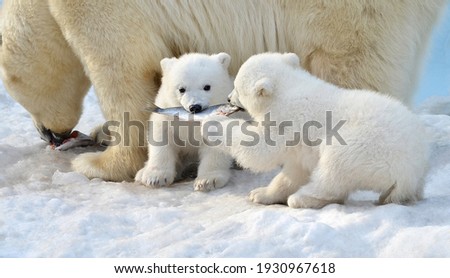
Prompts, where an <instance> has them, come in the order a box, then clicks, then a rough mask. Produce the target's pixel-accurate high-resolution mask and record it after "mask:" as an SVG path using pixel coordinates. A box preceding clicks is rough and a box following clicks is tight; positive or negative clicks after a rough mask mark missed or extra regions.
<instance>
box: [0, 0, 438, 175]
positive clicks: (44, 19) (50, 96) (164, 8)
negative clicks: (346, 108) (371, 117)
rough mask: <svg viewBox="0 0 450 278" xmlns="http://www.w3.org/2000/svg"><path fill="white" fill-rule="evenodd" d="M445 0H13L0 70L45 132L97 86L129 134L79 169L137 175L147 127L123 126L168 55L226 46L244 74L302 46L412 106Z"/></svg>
mask: <svg viewBox="0 0 450 278" xmlns="http://www.w3.org/2000/svg"><path fill="white" fill-rule="evenodd" d="M445 2H446V1H445V0H426V1H425V0H409V1H393V0H377V1H368V0H361V1H355V0H339V1H330V0H265V1H262V0H245V1H243V0H227V1H219V0H189V1H187V0H165V1H142V0H127V1H92V0H77V1H61V0H41V1H36V0H5V1H4V4H3V18H2V21H3V22H2V26H3V27H2V28H3V29H2V35H3V44H2V46H1V49H0V65H1V68H2V70H1V75H2V80H3V83H4V84H5V87H6V88H7V90H8V92H9V93H10V94H11V96H12V97H14V99H16V100H17V101H18V102H19V103H20V104H22V105H23V106H24V107H25V109H27V110H28V112H29V113H30V114H31V115H32V117H33V119H34V121H35V123H36V126H37V128H38V129H40V130H42V129H48V130H51V131H53V132H56V133H65V134H68V131H70V130H71V129H73V128H74V126H75V125H76V124H77V122H78V119H79V117H80V114H81V110H82V109H81V105H82V102H83V97H84V96H85V94H86V92H87V90H88V88H89V86H90V84H92V85H93V86H94V87H95V91H96V94H97V97H98V99H99V103H100V105H101V109H102V111H103V114H104V116H105V118H106V120H109V121H118V122H120V123H121V124H122V125H121V127H120V128H117V129H114V130H111V131H114V134H115V133H118V134H120V136H121V138H122V140H121V142H120V144H118V145H115V146H110V147H108V149H107V150H106V151H104V152H102V153H88V154H81V155H80V156H79V157H77V158H76V159H75V160H74V162H73V167H74V169H75V170H76V171H78V172H81V173H83V174H85V175H86V176H88V177H90V178H92V177H100V178H103V179H105V180H115V181H122V180H132V179H133V178H134V176H135V174H136V172H137V171H138V170H139V169H141V168H142V167H143V165H144V162H145V161H146V160H147V150H146V146H145V144H144V145H140V142H145V140H144V139H145V138H143V136H145V134H146V133H147V132H146V131H145V132H142V133H143V134H141V133H139V132H138V131H137V129H131V130H129V132H128V131H126V130H124V128H122V127H123V123H124V121H125V120H124V113H125V112H127V113H129V119H130V121H141V122H143V123H144V122H146V121H147V119H148V117H149V115H148V114H147V113H145V112H144V109H143V108H144V107H145V106H146V105H147V104H148V103H153V101H154V98H155V96H156V93H157V91H158V88H159V84H160V76H161V68H160V64H159V62H160V60H161V59H162V58H164V57H179V56H181V55H182V54H184V53H189V52H202V53H218V52H221V51H225V52H227V53H229V54H230V55H231V57H233V60H232V62H231V65H230V73H231V74H232V75H235V74H236V71H237V69H238V68H239V66H240V65H241V64H242V62H243V61H245V60H246V59H247V58H248V57H250V56H251V55H253V54H256V53H261V52H267V51H275V52H295V53H296V54H298V55H299V56H300V57H301V58H302V67H303V68H305V69H306V70H307V71H309V72H311V73H312V74H314V75H316V76H318V77H320V78H321V79H324V80H327V81H328V82H331V83H333V84H337V85H339V86H342V87H346V88H358V89H372V90H376V91H380V92H384V93H386V94H389V95H392V96H394V97H396V98H398V99H400V100H401V101H403V102H405V103H408V102H409V101H410V100H411V97H412V92H413V88H414V85H415V83H416V81H417V80H418V76H419V75H418V73H419V69H420V64H421V61H422V57H423V54H424V52H425V51H424V50H425V49H426V46H427V42H428V38H429V35H430V33H431V28H432V26H433V25H434V23H435V22H436V20H437V18H438V14H439V12H440V11H442V10H444V9H443V6H444V4H445ZM296 110H297V109H296ZM125 138H126V140H125Z"/></svg>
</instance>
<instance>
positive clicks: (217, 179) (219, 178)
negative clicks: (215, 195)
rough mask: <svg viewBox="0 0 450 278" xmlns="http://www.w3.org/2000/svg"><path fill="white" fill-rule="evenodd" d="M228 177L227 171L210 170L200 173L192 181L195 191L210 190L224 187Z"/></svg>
mask: <svg viewBox="0 0 450 278" xmlns="http://www.w3.org/2000/svg"><path fill="white" fill-rule="evenodd" d="M229 179H230V174H229V173H218V172H212V173H210V174H207V175H201V176H199V177H197V178H196V179H195V181H194V190H195V191H211V190H214V189H216V188H221V187H224V186H225V184H227V182H228V180H229Z"/></svg>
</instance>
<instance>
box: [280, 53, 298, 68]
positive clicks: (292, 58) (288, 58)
mask: <svg viewBox="0 0 450 278" xmlns="http://www.w3.org/2000/svg"><path fill="white" fill-rule="evenodd" d="M282 59H283V61H284V62H285V63H287V64H289V65H291V66H293V67H296V68H297V67H299V66H300V58H299V57H298V56H297V54H295V53H285V54H283V56H282Z"/></svg>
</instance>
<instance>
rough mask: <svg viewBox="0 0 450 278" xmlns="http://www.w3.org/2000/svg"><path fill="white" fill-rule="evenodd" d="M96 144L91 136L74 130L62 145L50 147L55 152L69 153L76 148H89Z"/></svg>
mask: <svg viewBox="0 0 450 278" xmlns="http://www.w3.org/2000/svg"><path fill="white" fill-rule="evenodd" d="M96 144H97V142H95V140H94V138H92V137H91V136H89V135H86V134H84V133H82V132H80V131H78V130H74V131H72V133H71V134H70V136H69V138H67V139H66V140H64V141H63V142H62V143H61V144H59V145H56V144H51V145H50V147H51V148H52V149H53V150H57V151H67V150H69V149H73V148H76V147H88V146H93V145H96Z"/></svg>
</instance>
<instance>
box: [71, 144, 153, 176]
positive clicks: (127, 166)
mask: <svg viewBox="0 0 450 278" xmlns="http://www.w3.org/2000/svg"><path fill="white" fill-rule="evenodd" d="M130 154H133V157H134V159H131V160H130V159H129V157H130ZM145 158H146V154H145V152H142V151H136V150H132V148H116V147H110V148H108V149H106V150H105V151H104V152H100V153H84V154H80V155H79V156H78V157H76V158H75V159H74V160H72V168H73V169H74V170H75V171H76V172H79V173H82V174H84V175H85V176H87V177H88V178H91V179H92V178H101V179H103V180H106V181H121V180H125V181H133V179H134V176H135V173H136V172H137V171H138V169H140V168H142V166H143V164H144V162H145ZM128 160H129V161H128Z"/></svg>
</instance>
